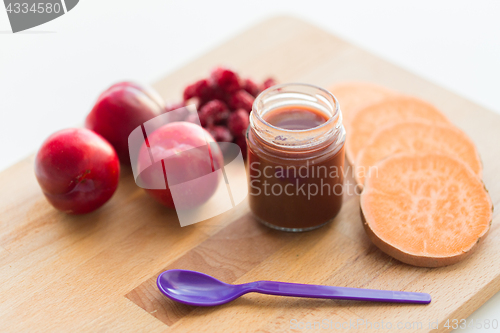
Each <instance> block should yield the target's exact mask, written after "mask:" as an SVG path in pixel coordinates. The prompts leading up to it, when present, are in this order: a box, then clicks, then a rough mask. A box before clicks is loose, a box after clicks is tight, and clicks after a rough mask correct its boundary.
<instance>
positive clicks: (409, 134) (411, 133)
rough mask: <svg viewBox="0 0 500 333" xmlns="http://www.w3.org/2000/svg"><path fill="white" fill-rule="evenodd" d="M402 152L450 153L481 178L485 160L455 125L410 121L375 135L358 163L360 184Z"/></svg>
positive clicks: (360, 153) (395, 124)
mask: <svg viewBox="0 0 500 333" xmlns="http://www.w3.org/2000/svg"><path fill="white" fill-rule="evenodd" d="M398 152H408V153H431V152H440V153H446V154H448V155H452V156H453V157H455V158H457V159H459V160H461V161H462V162H464V163H465V164H467V165H468V166H469V167H470V168H471V169H472V171H474V173H475V174H476V175H477V176H478V177H480V178H481V174H482V165H481V159H480V157H479V153H478V151H477V148H476V146H475V145H474V142H472V140H471V139H470V138H469V137H468V136H467V134H465V133H464V132H462V131H461V130H460V129H458V128H456V127H455V126H452V125H442V124H430V123H425V122H416V121H406V122H401V123H394V124H392V125H389V126H386V127H383V128H381V129H380V130H379V131H377V132H376V133H374V134H373V136H372V137H371V139H370V140H369V142H368V143H367V145H366V146H365V147H364V148H363V149H362V150H361V151H360V152H359V154H358V157H357V158H356V161H355V165H356V169H355V171H356V172H355V178H356V181H357V183H358V184H359V185H361V186H362V185H363V183H364V179H365V176H366V174H367V173H368V170H369V169H370V167H371V166H374V165H375V164H376V163H377V162H379V161H380V160H382V159H384V158H386V157H387V156H389V155H392V154H394V153H398Z"/></svg>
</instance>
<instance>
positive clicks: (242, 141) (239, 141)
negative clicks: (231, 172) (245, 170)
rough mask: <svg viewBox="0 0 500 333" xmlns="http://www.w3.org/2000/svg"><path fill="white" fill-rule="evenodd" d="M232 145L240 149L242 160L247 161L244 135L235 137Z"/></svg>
mask: <svg viewBox="0 0 500 333" xmlns="http://www.w3.org/2000/svg"><path fill="white" fill-rule="evenodd" d="M234 143H236V144H237V145H238V146H239V147H240V149H241V155H243V159H245V160H246V159H247V140H246V138H245V136H244V135H240V136H238V137H236V139H235V140H234Z"/></svg>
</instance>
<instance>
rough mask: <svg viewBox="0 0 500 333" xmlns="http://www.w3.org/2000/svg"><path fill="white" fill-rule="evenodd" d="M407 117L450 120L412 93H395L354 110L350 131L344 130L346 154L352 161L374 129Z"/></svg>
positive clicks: (434, 121)
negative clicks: (410, 95)
mask: <svg viewBox="0 0 500 333" xmlns="http://www.w3.org/2000/svg"><path fill="white" fill-rule="evenodd" d="M408 120H416V121H418V120H420V121H428V122H431V123H441V124H443V123H445V124H449V120H448V119H447V118H446V116H445V115H443V114H442V113H441V112H440V111H439V110H438V109H436V108H435V107H434V106H432V105H431V104H429V103H427V102H424V101H422V100H420V99H418V98H414V97H407V96H398V97H393V98H390V99H385V100H384V101H382V102H380V103H378V104H375V105H371V106H368V107H366V108H364V109H362V110H359V111H358V112H357V113H356V115H355V116H354V117H353V119H352V121H351V124H350V128H349V131H346V132H347V133H346V134H347V138H346V143H345V145H346V154H347V159H348V160H349V162H350V163H351V165H353V164H354V162H355V161H356V158H357V156H358V153H359V152H360V151H361V149H363V148H364V147H365V146H366V144H367V143H368V141H369V140H370V138H371V137H372V135H373V134H374V133H375V132H376V131H377V130H379V129H380V128H382V127H384V126H388V125H390V124H391V123H397V122H402V121H408Z"/></svg>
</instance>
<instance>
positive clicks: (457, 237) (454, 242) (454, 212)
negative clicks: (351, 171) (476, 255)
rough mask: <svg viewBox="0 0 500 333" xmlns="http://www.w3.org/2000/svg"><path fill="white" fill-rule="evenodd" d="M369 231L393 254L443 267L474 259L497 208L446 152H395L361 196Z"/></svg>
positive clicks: (479, 184)
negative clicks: (468, 258) (470, 256)
mask: <svg viewBox="0 0 500 333" xmlns="http://www.w3.org/2000/svg"><path fill="white" fill-rule="evenodd" d="M360 202H361V212H362V217H363V223H364V227H365V230H366V232H367V234H368V236H369V238H370V239H371V240H372V241H373V243H374V244H375V245H376V246H377V247H378V248H379V249H381V250H382V251H383V252H385V253H387V254H388V255H390V256H392V257H394V258H396V259H398V260H400V261H402V262H404V263H407V264H410V265H415V266H422V267H438V266H445V265H451V264H454V263H456V262H458V261H459V260H462V259H464V258H466V257H467V256H469V255H470V254H471V253H472V251H473V250H474V249H475V248H477V244H478V243H479V242H480V241H481V240H482V239H484V236H485V235H486V233H487V232H488V230H489V227H490V223H491V220H492V215H493V212H492V211H493V205H492V202H491V199H490V197H489V195H488V192H487V191H486V189H485V187H484V185H483V183H482V181H481V180H480V178H478V177H477V175H476V174H475V173H474V172H473V171H472V169H471V168H469V167H468V166H467V165H466V164H465V163H463V162H461V161H459V160H457V159H455V158H453V157H451V156H448V155H442V154H436V153H431V154H420V155H415V154H405V153H402V154H395V155H391V156H389V157H388V158H386V159H385V160H382V161H381V162H380V163H378V164H377V169H376V171H375V169H371V170H370V173H369V176H368V178H367V179H366V181H365V189H364V190H363V192H362V193H361V197H360Z"/></svg>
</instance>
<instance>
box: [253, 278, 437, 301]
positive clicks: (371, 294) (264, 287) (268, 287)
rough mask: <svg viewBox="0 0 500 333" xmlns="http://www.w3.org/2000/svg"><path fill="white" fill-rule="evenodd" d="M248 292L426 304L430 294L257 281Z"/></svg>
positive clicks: (429, 299)
mask: <svg viewBox="0 0 500 333" xmlns="http://www.w3.org/2000/svg"><path fill="white" fill-rule="evenodd" d="M248 287H249V289H250V290H248V289H247V290H248V292H252V291H253V292H258V293H261V294H268V295H277V296H293V297H312V298H326V299H343V300H358V301H376V302H395V303H417V304H428V303H430V302H431V295H429V294H426V293H414V292H407V291H391V290H376V289H360V288H347V287H331V286H318V285H312V284H300V283H288V282H276V281H257V282H253V283H249V284H248Z"/></svg>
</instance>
